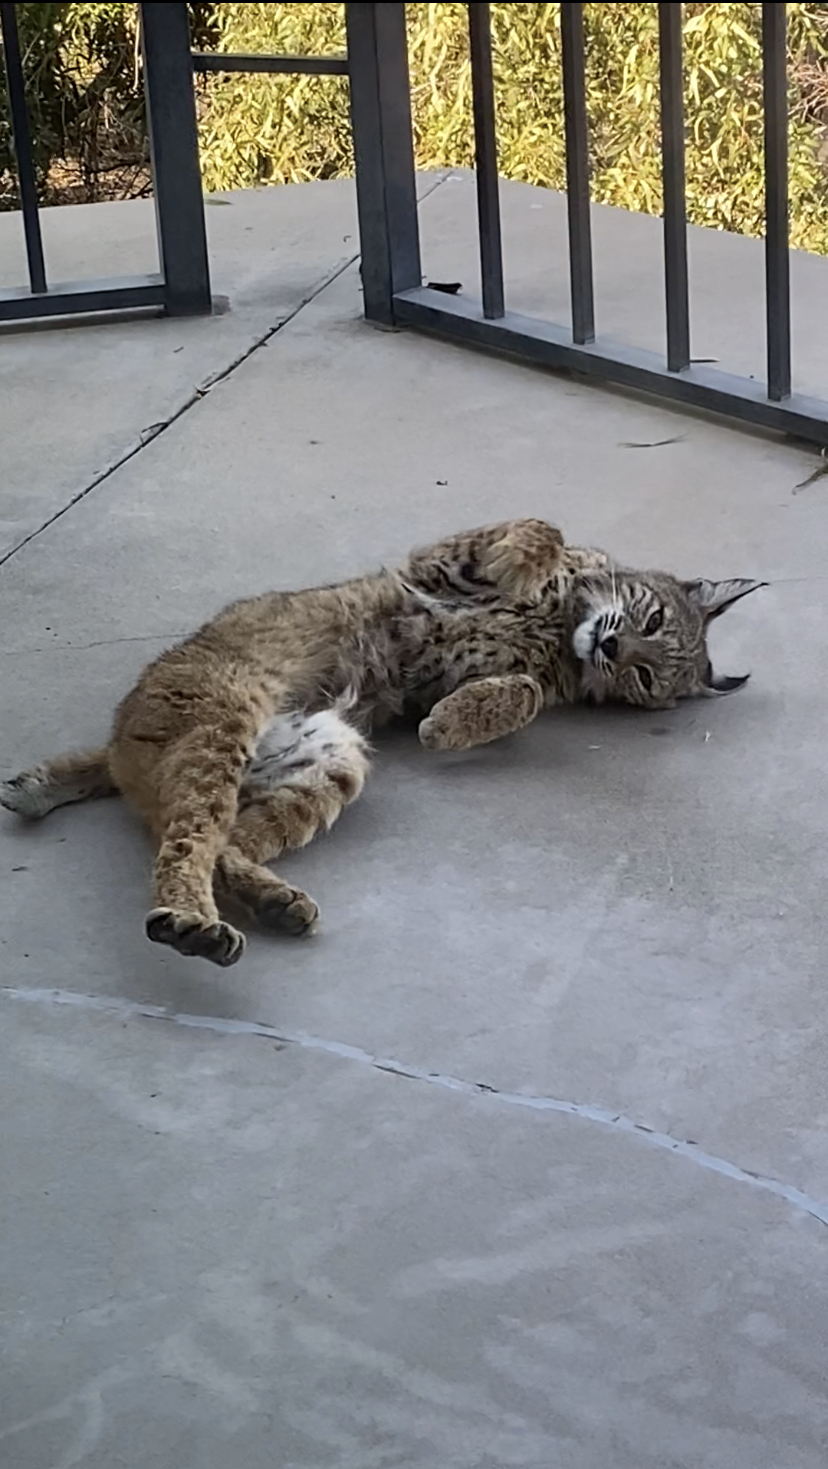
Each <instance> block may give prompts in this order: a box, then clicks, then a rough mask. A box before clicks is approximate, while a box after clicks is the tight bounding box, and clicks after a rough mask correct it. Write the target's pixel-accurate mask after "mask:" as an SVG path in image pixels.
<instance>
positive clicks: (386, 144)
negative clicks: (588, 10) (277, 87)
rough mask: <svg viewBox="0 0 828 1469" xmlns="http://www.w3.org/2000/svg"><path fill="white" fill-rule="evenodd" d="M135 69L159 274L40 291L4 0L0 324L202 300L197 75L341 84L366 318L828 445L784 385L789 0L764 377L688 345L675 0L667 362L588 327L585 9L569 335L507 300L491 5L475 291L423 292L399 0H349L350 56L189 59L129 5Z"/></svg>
mask: <svg viewBox="0 0 828 1469" xmlns="http://www.w3.org/2000/svg"><path fill="white" fill-rule="evenodd" d="M139 8H140V12H141V30H142V45H143V54H144V78H145V88H146V97H147V114H148V123H149V133H150V144H151V162H152V175H153V184H154V193H155V200H156V213H157V222H158V243H159V258H160V267H161V268H160V271H159V273H158V274H157V275H153V276H149V277H143V278H140V279H135V280H108V281H94V282H75V283H70V284H68V285H50V284H49V283H48V282H47V279H46V270H45V263H44V256H43V245H42V240H41V233H40V220H39V214H38V205H37V190H36V181H35V173H34V167H33V163H32V150H31V140H30V137H29V128H28V120H27V115H26V105H25V96H24V82H23V69H22V65H21V57H20V46H19V40H18V34H17V24H16V17H15V9H16V7H15V6H14V5H11V4H2V3H0V23H2V35H3V42H4V52H5V61H6V73H7V82H8V90H9V98H10V110H11V115H12V124H13V132H14V144H15V152H16V158H17V166H18V176H19V185H20V201H21V215H22V219H23V226H24V230H25V238H26V251H27V259H28V267H29V289H28V290H17V291H6V292H0V322H2V321H4V320H5V321H8V320H12V319H20V318H30V317H36V316H48V315H63V314H66V313H68V312H99V311H112V310H123V309H125V308H130V307H137V306H156V307H161V308H163V309H164V310H166V311H167V312H168V313H170V314H179V315H183V314H195V313H198V312H206V311H209V310H210V304H211V303H210V278H209V266H208V259H207V246H206V236H205V227H204V208H203V199H202V193H201V181H200V174H199V160H198V134H197V127H196V112H195V99H194V90H193V73H194V72H196V73H204V72H248V73H255V72H260V73H282V74H284V73H304V74H312V75H317V76H324V75H332V76H347V77H348V78H349V81H350V100H351V121H352V128H353V140H354V155H355V160H356V186H357V203H358V210H359V226H360V242H361V255H362V267H361V268H362V282H363V293H364V310H365V315H366V317H367V319H368V320H369V321H374V322H378V323H382V324H385V325H405V326H410V327H414V328H419V329H421V330H424V331H429V332H434V333H437V334H439V335H441V336H444V337H449V338H452V339H454V340H458V341H462V342H467V343H469V344H472V345H474V346H478V347H483V348H490V349H494V350H496V351H500V352H508V353H509V354H510V355H512V356H517V357H522V358H524V359H526V360H527V361H531V362H534V363H541V364H546V365H547V366H550V367H554V368H569V369H572V370H574V371H577V372H579V373H583V374H585V375H587V376H589V377H592V378H595V379H597V380H602V381H605V382H610V383H616V384H619V385H621V386H623V387H627V388H631V389H638V390H640V391H642V392H645V393H648V394H652V395H654V396H656V397H661V398H667V399H670V400H672V401H674V402H678V403H683V404H686V405H688V406H692V407H695V408H702V409H707V410H710V411H713V412H716V413H720V414H723V415H725V416H727V417H730V418H734V419H737V420H740V421H742V422H746V423H751V424H756V425H759V426H764V427H767V428H772V429H777V430H782V431H783V432H787V433H790V434H794V435H796V436H798V437H801V438H805V439H810V440H813V441H815V442H817V443H819V444H822V445H826V444H828V402H823V401H821V400H818V399H813V398H807V397H804V396H803V395H801V394H797V393H793V392H792V391H791V330H790V263H789V246H788V101H787V67H786V15H785V11H786V7H785V5H784V4H775V3H774V4H763V5H762V59H763V103H764V135H765V218H766V230H765V237H766V238H765V251H766V279H765V302H766V336H767V381H766V385H765V386H763V385H762V384H761V383H759V382H757V381H755V380H754V379H753V378H742V377H737V376H734V375H731V374H728V373H725V372H721V371H719V370H718V369H715V368H713V367H710V366H709V365H706V364H703V363H694V362H693V361H692V360H691V355H690V292H689V282H688V269H687V221H686V204H685V166H684V152H685V136H684V135H685V124H684V103H683V92H684V88H683V71H682V6H681V5H680V4H670V3H668V4H659V7H658V11H659V46H660V81H661V153H662V159H661V161H662V179H663V187H664V270H665V324H666V354H665V357H664V358H663V359H662V358H661V357H660V356H659V355H658V354H657V353H653V352H648V351H644V350H642V349H637V348H634V347H629V346H626V345H622V344H618V343H611V342H609V341H605V340H602V339H601V338H600V337H597V336H596V330H595V306H594V285H593V261H592V239H591V227H590V202H589V127H588V119H587V108H586V89H585V40H584V15H583V10H584V7H583V5H582V4H567V3H563V4H562V5H561V42H562V45H561V55H562V70H563V90H564V129H565V145H566V178H567V210H568V229H569V277H570V293H571V302H572V321H571V326H570V327H568V328H567V327H564V326H560V325H555V324H553V323H550V322H546V321H544V320H542V319H540V318H537V317H528V316H521V315H518V314H516V313H514V312H510V311H508V310H507V307H506V299H505V291H504V279H503V257H502V247H501V227H500V202H499V184H498V173H497V122H496V111H495V93H494V82H493V74H492V48H491V31H490V16H489V5H488V4H470V5H468V7H467V9H468V17H469V44H470V52H471V64H472V100H473V116H474V138H475V158H476V176H477V205H478V211H477V212H478V231H479V249H480V274H481V301H480V302H479V303H476V302H475V301H473V300H471V299H469V298H468V297H466V296H450V295H446V294H445V293H443V292H439V291H436V290H434V289H429V288H428V287H425V286H423V284H422V267H421V260H420V239H419V229H418V221H417V199H416V187H415V168H414V147H413V136H412V120H411V88H410V80H409V72H408V47H407V39H406V20H405V11H406V7H405V5H404V4H402V3H396V0H395V3H389V0H383V3H380V4H363V3H349V4H346V5H345V21H346V33H347V56H269V55H231V54H226V53H205V52H193V51H191V48H190V38H189V30H188V21H187V7H186V5H184V4H179V3H165V4H163V5H160V4H142V5H141V6H140V7H139Z"/></svg>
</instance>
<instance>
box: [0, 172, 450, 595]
mask: <svg viewBox="0 0 828 1469" xmlns="http://www.w3.org/2000/svg"><path fill="white" fill-rule="evenodd" d="M450 177H451V171H450V170H448V171H447V172H446V173H444V174H442V175H441V176H440V177H439V178H436V179H434V180H432V181H431V182H430V187H429V188H427V189H424V190H423V192H422V194H420V195H419V196H418V199H417V207H418V208H419V207H420V206H421V205H422V204H424V203H425V201H426V200H427V199H430V198H431V195H432V194H434V193H435V192H436V191H437V189H439V188H440V186H441V185H442V184H444V183H445V182H446V180H447V179H448V178H450ZM359 258H360V257H359V252H357V253H355V254H353V255H349V256H348V258H347V260H344V261H340V262H339V264H338V265H336V266H334V268H333V269H332V270H330V271H329V272H328V273H327V275H325V276H324V277H323V278H322V280H320V281H319V282H318V284H317V285H315V286H313V287H312V289H311V290H310V291H308V293H307V295H306V296H303V297H302V299H301V301H299V302H298V303H297V305H296V306H294V308H293V310H292V311H290V312H289V313H288V314H287V316H284V317H282V319H281V320H280V321H277V322H276V323H275V324H274V325H273V326H269V327H267V329H266V330H265V331H263V332H262V333H261V334H260V335H259V336H258V337H257V338H256V340H255V341H254V342H252V343H251V345H250V346H249V347H246V348H245V349H244V351H243V352H240V353H239V355H238V356H237V357H235V358H234V359H233V361H232V362H230V363H228V365H227V366H226V367H223V368H221V369H219V371H217V372H214V373H211V375H210V376H209V377H206V378H205V379H204V381H203V382H201V383H199V384H197V386H196V387H195V388H194V389H193V391H192V393H191V394H190V395H189V397H188V398H187V399H186V401H185V402H184V403H181V404H180V405H179V407H178V408H176V409H175V411H174V412H172V413H170V414H169V415H168V416H167V417H166V418H163V419H159V421H158V422H157V423H151V424H149V425H148V426H147V427H146V428H144V429H141V430H140V431H139V433H138V436H137V439H136V440H135V441H134V442H133V443H132V444H130V445H129V447H128V448H127V449H125V450H124V451H123V452H122V453H121V454H119V455H118V457H117V458H116V459H114V460H113V461H112V463H111V464H109V465H107V467H106V469H103V470H101V473H100V474H98V475H96V476H95V477H94V479H92V480H90V482H89V484H87V485H84V486H83V488H82V489H80V490H78V491H77V493H76V494H74V495H72V497H71V499H69V500H67V502H66V504H65V505H62V506H61V507H60V509H59V510H56V511H55V513H54V515H50V516H49V518H48V520H44V522H43V524H42V525H39V526H38V527H37V529H36V530H33V531H30V533H29V535H27V536H25V537H24V539H23V540H22V541H20V543H19V544H18V545H16V546H12V547H11V549H10V550H9V551H7V552H6V553H5V555H4V556H0V567H3V566H4V565H5V563H6V562H7V561H10V560H11V558H12V556H16V555H17V554H18V552H19V551H22V550H23V547H24V546H28V545H29V542H30V541H33V540H35V538H36V537H37V536H39V535H42V534H43V532H44V531H45V530H48V529H49V527H50V526H52V525H54V524H55V522H56V521H57V520H60V519H61V518H62V517H63V516H64V515H65V514H66V512H67V511H68V510H71V509H72V507H73V505H78V504H79V503H80V501H81V500H85V499H86V496H87V495H90V494H91V493H92V491H93V490H96V489H97V488H98V486H99V485H102V484H104V483H105V482H106V480H108V479H110V478H111V476H112V475H113V474H115V472H116V470H118V469H120V468H121V466H122V465H124V464H128V463H129V460H130V459H134V458H135V455H136V454H140V453H141V450H142V449H145V448H146V447H147V445H148V444H152V443H154V442H155V440H156V439H157V438H160V436H161V434H163V433H166V431H167V429H168V428H171V427H172V425H173V424H174V423H177V422H178V420H179V418H181V417H183V415H184V414H185V413H189V411H190V409H191V408H194V407H195V405H196V404H197V403H200V402H201V401H202V399H203V398H206V397H207V395H208V394H209V392H210V390H211V388H214V387H215V386H216V384H217V383H221V382H224V380H225V378H228V377H230V376H231V375H232V374H233V373H234V372H235V371H236V368H237V367H241V365H242V363H243V362H246V361H247V360H248V358H249V357H252V356H253V354H254V353H255V352H258V351H259V349H260V348H261V347H266V346H267V344H268V342H270V341H271V340H272V338H273V337H275V336H276V334H277V332H280V331H282V329H283V327H286V326H288V325H289V324H290V322H292V321H293V320H294V319H295V318H296V317H297V316H298V315H299V313H300V311H303V310H304V309H305V307H306V306H309V305H310V303H311V302H312V301H315V300H316V297H317V296H319V295H321V293H322V292H323V291H325V290H327V288H328V286H331V285H333V283H334V281H336V280H338V279H339V277H340V276H341V275H344V273H345V271H346V270H350V268H351V266H352V265H355V264H356V263H357V261H358V260H359Z"/></svg>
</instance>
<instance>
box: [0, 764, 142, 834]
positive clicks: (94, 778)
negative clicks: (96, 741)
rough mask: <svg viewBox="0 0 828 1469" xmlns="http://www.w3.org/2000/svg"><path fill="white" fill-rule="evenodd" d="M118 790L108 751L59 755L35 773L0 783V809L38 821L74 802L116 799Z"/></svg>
mask: <svg viewBox="0 0 828 1469" xmlns="http://www.w3.org/2000/svg"><path fill="white" fill-rule="evenodd" d="M117 791H118V787H117V786H116V784H115V782H114V781H113V779H112V776H111V775H110V773H109V759H108V755H107V751H106V748H105V747H104V748H103V749H101V750H85V751H83V752H81V753H78V754H75V755H59V756H58V757H57V759H56V760H47V761H46V762H45V763H44V764H43V765H36V766H35V767H34V769H33V770H23V771H21V773H20V775H15V776H14V777H13V778H12V779H11V780H6V781H3V782H2V784H0V806H5V808H6V810H7V811H16V812H17V814H18V816H26V817H28V818H29V820H31V821H36V820H37V819H38V818H39V817H41V816H46V815H47V813H48V812H49V811H54V809H55V807H56V806H68V805H69V803H70V802H71V801H89V800H92V798H93V797H97V796H114V795H116V794H117Z"/></svg>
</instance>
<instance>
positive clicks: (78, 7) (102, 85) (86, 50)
mask: <svg viewBox="0 0 828 1469" xmlns="http://www.w3.org/2000/svg"><path fill="white" fill-rule="evenodd" d="M189 9H190V15H191V27H192V30H193V33H194V37H195V38H196V41H197V44H203V45H205V46H206V45H211V44H212V43H213V41H214V40H215V36H216V29H215V24H214V21H213V16H212V12H213V10H214V9H215V7H214V6H212V5H191V6H190V7H189ZM136 21H137V7H136V6H135V5H134V4H129V3H126V0H121V3H117V0H116V3H107V4H77V3H72V4H62V5H41V4H27V5H18V6H17V24H18V31H19V35H20V50H21V56H22V61H23V73H24V78H25V83H26V98H27V104H28V109H29V128H30V132H31V137H32V151H33V155H34V163H35V171H36V174H37V180H38V185H39V190H40V194H41V197H42V198H44V199H45V200H46V201H47V202H49V203H55V202H63V201H64V200H65V201H67V202H69V201H72V202H74V201H76V200H95V199H99V198H129V197H131V196H132V195H133V194H136V193H144V192H147V191H148V188H149V172H148V156H149V155H148V148H147V137H146V121H145V115H144V91H143V80H142V76H141V66H140V53H139V46H138V35H137V26H136ZM3 207H5V208H10V209H14V208H16V207H17V187H16V182H15V174H14V156H13V147H12V138H11V124H10V119H9V115H8V103H7V98H6V89H5V86H2V85H0V208H3Z"/></svg>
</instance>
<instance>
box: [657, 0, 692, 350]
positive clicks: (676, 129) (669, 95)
mask: <svg viewBox="0 0 828 1469" xmlns="http://www.w3.org/2000/svg"><path fill="white" fill-rule="evenodd" d="M681 12H682V7H681V5H676V4H660V5H659V7H658V39H659V67H660V77H661V177H662V182H663V187H664V290H665V300H666V306H667V370H668V371H669V372H683V371H684V369H685V368H687V367H689V366H690V294H689V281H688V273H687V203H686V197H685V194H686V190H685V177H684V172H685V171H684V98H683V85H682V81H683V72H682V37H681V20H682V14H681Z"/></svg>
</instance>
